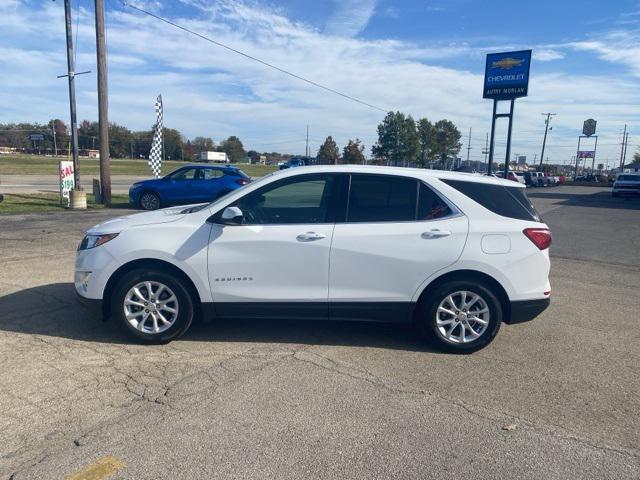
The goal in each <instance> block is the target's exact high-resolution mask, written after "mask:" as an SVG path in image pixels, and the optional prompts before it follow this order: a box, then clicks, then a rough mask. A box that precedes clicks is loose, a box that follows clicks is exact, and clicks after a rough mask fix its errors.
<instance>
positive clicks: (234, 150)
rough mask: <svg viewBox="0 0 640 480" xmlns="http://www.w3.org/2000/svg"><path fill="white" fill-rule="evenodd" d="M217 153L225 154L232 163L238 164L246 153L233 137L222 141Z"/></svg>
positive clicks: (236, 138)
mask: <svg viewBox="0 0 640 480" xmlns="http://www.w3.org/2000/svg"><path fill="white" fill-rule="evenodd" d="M218 151H220V152H225V153H226V154H227V156H228V157H229V160H231V161H232V162H238V161H240V160H241V159H243V158H244V157H245V155H246V154H247V152H245V150H244V146H243V145H242V142H241V141H240V139H239V138H238V137H236V136H235V135H232V136H230V137H229V138H227V139H226V140H224V141H223V142H222V143H221V144H220V147H218Z"/></svg>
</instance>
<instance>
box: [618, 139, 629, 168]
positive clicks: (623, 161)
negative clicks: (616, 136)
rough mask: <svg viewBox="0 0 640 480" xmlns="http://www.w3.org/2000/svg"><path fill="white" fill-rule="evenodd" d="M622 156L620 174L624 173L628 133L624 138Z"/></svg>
mask: <svg viewBox="0 0 640 480" xmlns="http://www.w3.org/2000/svg"><path fill="white" fill-rule="evenodd" d="M624 137H625V138H624V155H623V156H622V167H620V173H622V172H623V171H624V164H625V163H626V162H627V146H628V145H629V132H627V133H626V134H625V136H624Z"/></svg>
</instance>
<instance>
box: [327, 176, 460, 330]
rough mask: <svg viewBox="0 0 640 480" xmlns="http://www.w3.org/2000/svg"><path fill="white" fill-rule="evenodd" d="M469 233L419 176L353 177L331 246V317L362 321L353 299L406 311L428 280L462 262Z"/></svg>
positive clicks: (441, 198)
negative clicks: (355, 317) (343, 217)
mask: <svg viewBox="0 0 640 480" xmlns="http://www.w3.org/2000/svg"><path fill="white" fill-rule="evenodd" d="M467 232H468V221H467V218H466V217H465V216H463V215H462V214H461V213H460V212H458V211H457V209H456V208H455V207H454V206H453V205H451V204H449V203H448V202H447V201H446V200H445V199H444V198H443V197H441V196H440V195H439V194H437V193H436V192H435V191H434V190H432V188H431V187H429V186H428V185H426V184H424V183H423V182H420V181H418V180H416V179H415V178H411V177H403V176H399V175H373V174H366V175H365V174H354V175H352V176H351V182H350V187H349V199H348V211H347V215H346V222H344V223H338V224H336V228H335V230H334V234H333V242H332V245H331V257H330V272H331V274H330V279H329V302H331V305H332V306H331V311H330V316H331V317H332V318H333V317H334V315H338V316H344V315H345V314H349V312H355V313H357V315H359V316H362V315H363V313H362V312H360V311H359V310H361V309H359V308H358V305H357V304H355V305H348V303H349V302H367V303H369V302H372V303H375V302H388V303H389V308H386V309H385V310H389V311H397V312H400V311H402V308H400V307H401V306H402V305H403V304H406V305H408V303H409V302H410V301H411V299H412V297H413V294H414V293H415V291H416V290H417V288H418V287H419V286H420V285H421V284H422V283H423V282H424V280H425V279H426V278H428V277H429V276H431V275H432V274H434V273H435V272H437V271H438V270H441V269H443V268H445V267H447V266H449V265H451V264H452V263H454V262H456V261H457V260H458V258H459V257H460V255H461V254H462V250H463V248H464V245H465V242H466V238H467ZM338 302H341V304H342V306H343V307H344V306H345V305H348V307H349V308H347V309H345V308H341V309H340V308H338V307H340V305H339V304H338ZM334 305H335V306H336V308H334ZM380 311H382V310H380ZM390 320H394V319H390ZM395 320H397V319H395Z"/></svg>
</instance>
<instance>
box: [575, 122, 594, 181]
mask: <svg viewBox="0 0 640 480" xmlns="http://www.w3.org/2000/svg"><path fill="white" fill-rule="evenodd" d="M597 123H598V122H597V121H595V120H594V119H593V118H589V119H587V120H585V121H584V123H583V124H582V135H579V136H578V150H577V151H576V171H575V174H574V176H573V178H574V179H575V177H577V176H578V165H579V164H580V160H581V159H584V160H585V161H584V164H585V165H586V164H587V159H588V158H590V159H591V173H592V174H593V167H594V165H595V163H596V149H597V147H598V136H597V135H595V133H596V125H597ZM591 137H593V138H595V139H596V143H595V145H594V146H593V150H580V141H581V140H582V139H583V138H591ZM583 171H584V169H583Z"/></svg>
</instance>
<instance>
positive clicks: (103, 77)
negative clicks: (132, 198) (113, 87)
mask: <svg viewBox="0 0 640 480" xmlns="http://www.w3.org/2000/svg"><path fill="white" fill-rule="evenodd" d="M95 13H96V55H97V57H98V59H97V60H98V61H97V63H98V130H99V132H100V188H101V191H102V195H101V197H102V203H103V204H104V205H110V204H111V174H110V172H109V105H108V100H107V95H108V94H107V52H106V47H105V36H104V0H95Z"/></svg>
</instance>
